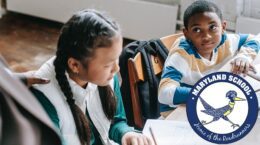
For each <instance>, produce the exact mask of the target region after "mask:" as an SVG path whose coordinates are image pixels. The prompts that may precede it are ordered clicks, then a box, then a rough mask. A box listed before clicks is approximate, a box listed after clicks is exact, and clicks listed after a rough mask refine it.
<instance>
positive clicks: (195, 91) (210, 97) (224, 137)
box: [187, 72, 258, 144]
mask: <svg viewBox="0 0 260 145" xmlns="http://www.w3.org/2000/svg"><path fill="white" fill-rule="evenodd" d="M257 115H258V101H257V97H256V94H255V91H254V90H253V88H252V87H251V85H250V84H249V83H248V82H247V81H246V80H245V79H243V78H242V77H240V76H238V75H235V74H232V73H228V72H217V73H212V74H209V75H207V76H205V77H203V78H202V79H200V80H199V81H198V82H197V83H196V84H195V85H194V87H193V88H192V89H191V91H190V97H189V100H188V102H187V116H188V120H189V123H190V125H191V127H192V129H193V130H194V131H195V132H196V133H197V134H198V135H199V136H200V137H202V138H203V139H205V140H207V141H209V142H212V143H217V144H228V143H232V142H235V141H237V140H239V139H241V138H243V137H244V136H245V135H246V134H247V133H249V131H250V130H251V129H252V128H253V126H254V124H255V122H256V120H257Z"/></svg>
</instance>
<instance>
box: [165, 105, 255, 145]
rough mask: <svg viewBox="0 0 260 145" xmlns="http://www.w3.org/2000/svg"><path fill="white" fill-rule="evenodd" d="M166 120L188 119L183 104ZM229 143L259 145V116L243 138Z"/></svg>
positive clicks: (233, 144)
mask: <svg viewBox="0 0 260 145" xmlns="http://www.w3.org/2000/svg"><path fill="white" fill-rule="evenodd" d="M166 120H177V121H188V119H187V115H186V107H185V106H184V105H182V106H179V107H178V108H177V109H175V110H174V111H173V112H172V113H171V114H170V115H169V116H168V117H167V118H166ZM230 145H260V118H258V119H257V122H256V124H255V126H254V127H253V129H252V130H251V131H250V132H249V133H248V134H247V135H246V136H245V137H244V138H242V139H241V140H239V141H237V142H235V143H232V144H230Z"/></svg>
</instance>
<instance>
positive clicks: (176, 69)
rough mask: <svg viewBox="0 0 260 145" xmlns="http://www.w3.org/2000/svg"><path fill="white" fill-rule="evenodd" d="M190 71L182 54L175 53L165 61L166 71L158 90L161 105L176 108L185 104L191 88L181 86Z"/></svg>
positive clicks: (164, 70) (163, 73)
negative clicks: (184, 76)
mask: <svg viewBox="0 0 260 145" xmlns="http://www.w3.org/2000/svg"><path fill="white" fill-rule="evenodd" d="M187 69H190V67H189V65H188V64H187V61H186V59H185V58H182V56H181V54H179V53H173V54H172V55H170V56H168V58H167V59H166V61H165V65H164V69H163V72H162V76H161V81H160V85H159V90H158V100H159V102H160V103H162V104H165V105H169V106H174V105H177V104H181V103H185V102H186V101H187V98H188V96H189V92H190V89H191V88H188V87H182V86H181V85H180V83H181V80H182V78H183V75H186V74H185V72H187Z"/></svg>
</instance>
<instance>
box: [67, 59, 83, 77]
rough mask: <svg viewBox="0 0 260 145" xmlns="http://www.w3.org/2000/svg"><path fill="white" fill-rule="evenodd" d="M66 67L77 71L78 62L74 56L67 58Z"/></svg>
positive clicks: (74, 71)
mask: <svg viewBox="0 0 260 145" xmlns="http://www.w3.org/2000/svg"><path fill="white" fill-rule="evenodd" d="M67 63H68V67H69V69H70V71H72V72H73V73H75V74H78V73H79V70H80V62H79V61H78V60H76V59H75V58H72V57H70V58H69V59H68V62H67Z"/></svg>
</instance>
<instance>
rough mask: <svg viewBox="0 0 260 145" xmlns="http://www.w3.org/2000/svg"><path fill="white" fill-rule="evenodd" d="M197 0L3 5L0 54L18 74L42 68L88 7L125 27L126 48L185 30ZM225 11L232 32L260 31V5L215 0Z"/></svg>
mask: <svg viewBox="0 0 260 145" xmlns="http://www.w3.org/2000/svg"><path fill="white" fill-rule="evenodd" d="M194 1H195V0H0V5H1V6H0V53H1V55H3V56H4V58H5V59H6V60H7V62H8V64H9V65H10V67H11V69H13V70H14V71H16V72H23V71H27V70H33V69H37V68H38V67H39V66H40V65H41V64H42V63H43V62H44V61H46V60H47V59H49V58H50V57H51V56H53V55H54V54H55V50H56V43H57V39H58V35H59V31H60V28H61V26H62V24H63V23H64V22H66V21H67V20H68V19H69V18H70V17H71V15H72V14H73V13H75V12H76V11H79V10H82V9H85V8H94V9H98V10H100V11H103V12H106V13H107V14H109V15H110V16H112V17H113V18H114V19H115V20H116V21H118V22H119V24H120V25H121V28H122V33H123V36H124V38H125V39H124V45H126V44H128V43H130V42H132V41H134V40H149V39H153V38H160V37H163V36H167V35H170V34H173V33H178V32H181V31H182V27H183V23H182V20H183V19H182V17H183V13H184V10H185V9H186V8H187V6H188V5H189V4H191V3H192V2H194ZM211 1H213V2H215V3H216V4H217V5H218V6H219V7H220V8H221V9H222V11H223V16H224V19H225V20H226V21H227V22H228V28H227V29H228V31H229V32H231V33H233V32H236V33H252V34H258V33H259V32H260V27H259V26H260V1H259V0H211Z"/></svg>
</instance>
